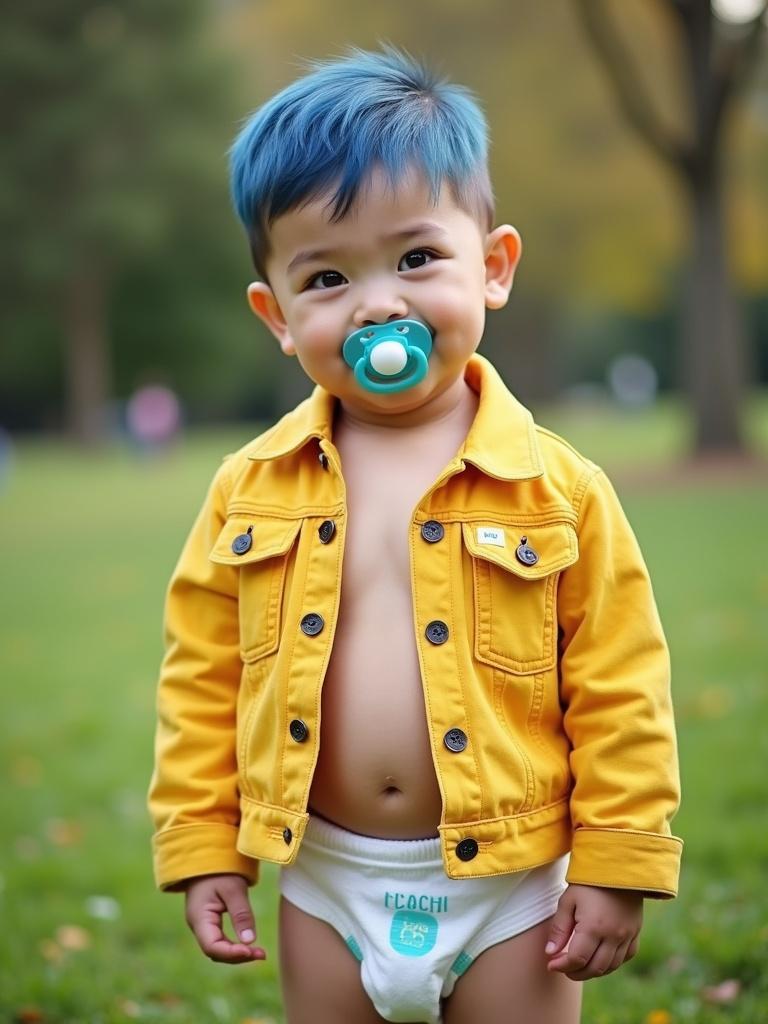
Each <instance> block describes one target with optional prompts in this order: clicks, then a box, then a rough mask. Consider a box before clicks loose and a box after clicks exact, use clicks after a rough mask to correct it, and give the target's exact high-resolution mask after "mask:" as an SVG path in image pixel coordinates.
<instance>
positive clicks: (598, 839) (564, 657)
mask: <svg viewBox="0 0 768 1024" xmlns="http://www.w3.org/2000/svg"><path fill="white" fill-rule="evenodd" d="M578 532H579V559H578V561H577V562H576V563H575V564H574V565H573V566H571V567H570V568H569V569H567V570H566V571H565V572H564V573H563V575H562V577H561V579H560V586H559V591H558V617H559V626H560V637H561V661H560V672H561V674H560V694H561V701H562V702H563V705H564V724H565V730H566V733H567V735H568V738H569V740H570V742H571V746H572V751H571V755H570V764H571V773H572V776H573V780H574V783H573V790H572V794H571V819H572V826H573V833H574V834H573V845H572V852H571V863H570V868H569V871H568V876H567V880H568V881H569V882H572V883H581V884H584V885H598V886H610V887H618V888H626V889H637V890H643V891H644V893H645V894H646V895H648V896H655V897H660V898H663V897H671V896H674V895H676V893H677V884H678V874H679V868H680V854H681V850H682V843H681V841H680V840H679V839H677V838H675V837H674V836H672V834H671V831H670V821H671V819H672V817H673V815H674V814H675V812H676V810H677V807H678V803H679V777H678V766H677V749H676V740H675V732H674V721H673V713H672V704H671V698H670V667H669V654H668V651H667V645H666V642H665V640H664V634H663V632H662V628H661V623H660V621H659V616H658V613H657V610H656V605H655V602H654V598H653V592H652V589H651V583H650V580H649V578H648V572H647V569H646V567H645V564H644V562H643V558H642V555H641V553H640V549H639V547H638V544H637V541H636V539H635V536H634V534H633V533H632V530H631V528H630V526H629V524H628V522H627V520H626V517H625V515H624V513H623V511H622V509H621V506H620V504H619V501H618V498H617V497H616V494H615V492H614V490H613V488H612V487H611V485H610V483H609V481H608V480H607V479H606V477H605V475H604V474H603V473H602V472H601V471H599V470H598V471H596V472H593V473H592V475H591V477H589V478H587V480H586V486H585V487H584V489H583V498H582V501H581V505H580V510H579V526H578Z"/></svg>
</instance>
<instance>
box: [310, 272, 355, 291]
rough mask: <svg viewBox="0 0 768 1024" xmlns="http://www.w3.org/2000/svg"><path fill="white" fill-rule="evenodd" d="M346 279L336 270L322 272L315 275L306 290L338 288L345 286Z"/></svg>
mask: <svg viewBox="0 0 768 1024" xmlns="http://www.w3.org/2000/svg"><path fill="white" fill-rule="evenodd" d="M345 283H346V278H345V277H344V275H343V274H340V273H339V272H338V271H337V270H323V271H322V272H321V273H320V274H315V276H314V277H313V278H311V279H310V280H309V282H308V284H307V287H308V288H338V287H339V285H342V284H345Z"/></svg>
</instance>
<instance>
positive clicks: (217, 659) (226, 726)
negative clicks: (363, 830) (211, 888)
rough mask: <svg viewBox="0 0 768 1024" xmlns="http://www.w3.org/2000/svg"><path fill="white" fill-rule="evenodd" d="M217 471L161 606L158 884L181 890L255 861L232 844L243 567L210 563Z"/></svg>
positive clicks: (155, 806) (218, 516) (155, 782)
mask: <svg viewBox="0 0 768 1024" xmlns="http://www.w3.org/2000/svg"><path fill="white" fill-rule="evenodd" d="M226 484H227V466H226V463H224V465H223V466H222V467H221V469H220V470H219V472H218V473H217V475H216V477H215V478H214V481H213V483H212V485H211V488H210V491H209V493H208V497H207V499H206V501H205V504H204V506H203V508H202V511H201V512H200V515H199V516H198V518H197V521H196V522H195V524H194V526H193V528H192V531H191V533H190V535H189V537H188V539H187V542H186V544H185V546H184V549H183V551H182V553H181V557H180V559H179V562H178V565H177V566H176V569H175V571H174V574H173V577H172V579H171V583H170V586H169V588H168V593H167V598H166V608H165V643H166V653H165V658H164V661H163V665H162V669H161V674H160V683H159V689H158V704H157V734H156V741H155V769H154V774H153V776H152V781H151V784H150V789H149V809H150V813H151V816H152V818H153V821H154V825H155V835H154V838H153V851H154V868H155V880H156V882H157V884H158V886H159V887H160V888H161V889H174V888H179V887H180V884H179V883H181V882H183V881H184V880H186V879H189V878H192V877H194V876H196V875H206V874H219V873H228V872H231V873H236V874H240V875H244V876H245V877H246V878H247V879H248V881H249V883H253V882H254V881H255V880H256V877H257V870H258V864H257V862H256V861H254V860H252V859H251V858H248V857H244V856H243V855H242V854H240V853H238V851H237V849H236V841H237V832H238V823H239V820H240V808H239V793H238V785H237V756H236V729H237V724H236V722H237V719H236V712H237V696H238V690H239V686H240V674H241V671H242V664H241V660H240V644H239V625H238V603H237V593H238V591H237V586H238V578H237V569H236V568H234V567H232V566H225V565H216V564H215V563H213V562H211V561H210V559H209V554H210V551H211V549H212V547H213V545H214V542H215V540H216V537H217V536H218V534H219V532H220V530H221V528H222V526H223V524H224V521H225V519H226V497H225V493H226Z"/></svg>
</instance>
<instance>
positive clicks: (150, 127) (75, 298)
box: [0, 0, 768, 449]
mask: <svg viewBox="0 0 768 1024" xmlns="http://www.w3.org/2000/svg"><path fill="white" fill-rule="evenodd" d="M712 7H713V10H712V9H710V5H709V4H706V3H704V4H702V3H701V2H700V0H679V2H673V0H622V2H621V3H619V2H617V0H612V2H611V0H581V2H579V0H550V2H548V3H546V4H529V3H522V2H501V0H478V2H477V3H474V4H471V5H468V4H464V3H455V2H453V0H427V2H422V3H419V4H406V3H399V2H398V3H391V4H387V5H380V6H377V7H376V8H372V7H368V6H366V5H361V4H358V3H354V2H352V0H331V2H327V3H324V4H322V5H319V4H310V3H301V2H291V3H285V4H278V3H271V2H246V0H219V2H213V0H167V2H165V3H163V4H162V5H157V4H154V3H149V2H144V0H136V2H134V3H132V4H130V5H129V4H125V3H109V2H104V3H97V2H96V0H70V2H68V3H64V4H61V3H53V2H50V3H45V2H43V0H38V2H36V3H32V4H18V5H9V7H8V8H7V9H6V11H5V13H4V15H3V32H2V43H1V44H0V45H1V46H2V77H3V84H4V86H5V88H4V93H5V96H6V102H5V104H4V106H5V122H6V129H5V131H4V133H3V135H4V141H3V148H4V153H3V160H2V169H0V213H1V214H2V223H3V238H4V244H3V247H2V265H1V267H0V289H1V295H2V325H1V326H2V334H1V336H0V339H1V340H0V425H2V426H3V427H4V428H5V429H6V430H7V431H10V432H21V431H31V430H47V431H57V432H67V433H68V434H69V435H70V436H72V437H74V438H79V439H81V440H90V441H95V440H99V439H104V438H105V437H107V436H110V435H111V436H114V435H115V434H116V433H117V432H119V431H120V430H121V429H124V428H125V426H126V405H127V402H128V401H129V399H130V397H131V395H132V394H134V393H135V392H136V390H137V389H140V388H141V387H143V386H144V385H146V384H148V383H157V384H163V385H165V386H166V387H169V388H170V389H171V390H173V391H174V392H175V394H176V395H177V396H178V399H179V402H180V405H181V409H182V410H183V416H184V420H185V422H187V423H189V424H196V423H206V422H221V421H224V420H228V421H232V420H242V419H250V420H254V419H258V420H271V419H273V418H274V417H276V416H277V415H278V414H280V413H282V412H284V411H285V410H286V409H287V408H288V407H290V406H291V405H292V404H293V403H294V402H295V400H296V398H297V397H298V396H300V395H302V394H306V392H307V390H308V386H307V385H306V384H305V382H304V381H303V380H302V379H301V376H300V371H299V370H298V369H297V368H296V367H295V366H293V365H292V364H291V363H289V362H286V361H285V360H283V359H281V358H279V355H278V351H277V348H276V346H275V345H274V344H273V343H272V342H271V340H270V339H269V338H267V337H266V336H265V334H264V332H263V330H261V329H260V327H259V326H258V324H257V323H256V322H255V320H254V319H253V318H252V317H251V315H250V314H249V312H248V310H247V308H246V305H245V300H244V292H245V287H246V285H247V283H248V281H249V280H250V266H249V259H248V255H247V247H246V244H245V239H244V236H243V233H242V231H241V228H240V225H239V224H238V223H237V221H236V218H235V216H234V214H233V213H232V211H231V208H230V203H229V197H228V189H227V148H228V146H229V145H230V143H231V141H232V139H233V136H234V135H235V133H236V131H237V128H238V125H239V123H240V122H241V121H242V119H243V118H244V117H245V116H246V115H247V113H248V112H249V111H251V110H252V109H253V108H254V107H256V106H257V105H258V104H259V103H261V102H263V101H264V100H265V99H266V98H267V97H268V96H269V95H270V94H271V93H272V92H273V91H274V90H275V89H277V88H278V87H280V86H282V85H284V84H286V83H287V82H289V81H290V80H291V79H293V78H294V77H295V76H296V75H297V74H298V73H300V72H301V70H302V67H303V65H302V62H303V61H304V60H305V59H306V58H313V57H327V56H329V55H334V54H339V53H341V52H343V51H344V49H345V48H346V47H347V46H348V45H350V44H354V45H358V46H362V47H371V46H375V45H376V44H377V42H378V41H380V40H391V41H393V42H395V43H397V44H399V45H403V46H406V47H407V48H408V49H410V50H411V51H412V52H413V53H414V54H416V55H418V56H424V57H426V58H427V59H428V60H429V61H430V62H432V63H433V64H434V65H436V66H437V67H439V68H441V69H442V70H444V72H445V73H446V75H448V76H449V77H451V78H453V79H455V80H458V81H460V82H464V83H465V84H467V85H469V86H470V87H471V88H472V89H473V90H474V91H475V92H476V94H477V95H478V96H479V97H480V99H481V101H482V103H483V106H484V108H485V110H486V112H487V115H488V118H489V121H490V125H491V132H492V156H491V165H492V174H493V180H494V183H495V188H496V193H497V199H498V215H499V218H500V219H503V220H508V221H511V222H512V223H514V224H515V225H516V226H517V228H518V229H519V230H520V232H521V234H522V237H523V241H524V259H523V263H522V265H521V269H520V272H519V275H518V278H517V281H516V285H515V292H514V297H513V300H512V302H511V303H510V305H509V306H508V308H507V309H506V310H505V311H504V312H503V313H501V314H499V315H497V316H493V317H491V318H490V321H489V324H488V333H487V339H486V342H485V350H486V351H487V353H488V354H489V355H491V356H492V357H493V358H494V360H495V361H496V362H497V364H498V365H499V367H500V368H501V369H502V371H503V372H504V374H505V376H506V377H507V379H508V380H509V381H510V383H511V384H512V386H513V387H514V388H515V390H516V392H517V393H518V394H519V395H520V396H521V398H523V400H525V401H529V402H537V401H542V400H545V399H546V400H551V399H553V398H555V397H561V396H568V397H571V398H573V397H578V396H581V397H585V396H586V397H588V398H595V397H600V396H601V395H613V397H616V398H618V399H619V400H620V401H625V402H627V403H629V404H632V403H633V402H634V403H636V404H638V403H642V402H643V400H650V399H651V398H652V397H653V396H654V395H655V394H656V391H657V389H658V391H659V392H660V393H662V394H664V393H675V394H681V395H682V396H684V398H686V399H687V400H688V402H689V404H690V408H691V409H692V410H693V411H694V421H695V422H694V435H693V441H694V444H695V446H696V447H705V448H712V447H721V448H722V447H725V448H730V449H733V448H736V447H738V445H739V444H740V443H741V442H742V441H743V438H744V433H743V431H744V424H743V420H742V415H741V414H742V412H743V410H740V406H741V404H742V403H743V401H744V400H745V399H746V398H747V396H748V395H749V393H750V391H751V390H753V389H754V388H756V387H758V386H759V385H761V384H764V383H765V381H766V378H767V377H768V246H767V245H766V244H765V240H766V238H767V237H768V64H767V62H766V52H765V43H764V35H765V28H764V24H763V21H762V20H761V18H760V17H758V15H760V13H761V10H762V8H763V7H764V4H762V3H759V2H758V0H718V2H717V3H715V4H713V5H712ZM702 15H703V16H702ZM628 356H631V357H633V360H634V361H632V360H630V361H629V362H627V359H626V357H628ZM705 420H706V422H705Z"/></svg>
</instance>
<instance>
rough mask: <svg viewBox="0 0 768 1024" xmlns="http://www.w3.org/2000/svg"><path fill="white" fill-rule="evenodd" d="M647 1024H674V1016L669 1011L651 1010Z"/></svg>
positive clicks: (646, 1020) (646, 1019)
mask: <svg viewBox="0 0 768 1024" xmlns="http://www.w3.org/2000/svg"><path fill="white" fill-rule="evenodd" d="M645 1024H672V1014H671V1013H670V1012H669V1010H651V1012H650V1013H649V1014H648V1016H647V1017H646V1018H645Z"/></svg>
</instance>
